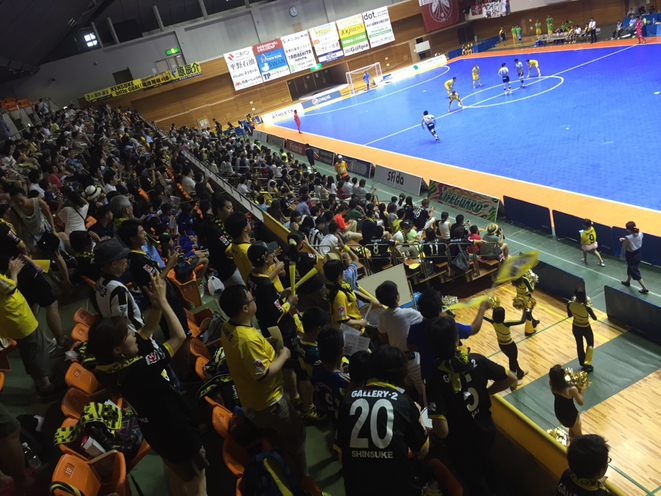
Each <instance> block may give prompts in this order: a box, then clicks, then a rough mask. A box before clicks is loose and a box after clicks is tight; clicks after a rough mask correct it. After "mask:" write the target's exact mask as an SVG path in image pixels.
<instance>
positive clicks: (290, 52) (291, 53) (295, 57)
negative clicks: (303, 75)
mask: <svg viewBox="0 0 661 496" xmlns="http://www.w3.org/2000/svg"><path fill="white" fill-rule="evenodd" d="M280 41H282V47H283V48H284V50H285V57H287V62H288V63H289V70H290V71H291V73H292V74H293V73H295V72H298V71H304V70H305V69H310V68H312V67H314V66H315V65H316V64H317V61H316V60H315V58H314V52H313V51H312V43H310V36H309V35H308V32H307V31H301V32H300V33H294V34H291V35H289V36H283V37H282V38H280Z"/></svg>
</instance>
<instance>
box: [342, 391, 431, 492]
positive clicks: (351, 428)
mask: <svg viewBox="0 0 661 496" xmlns="http://www.w3.org/2000/svg"><path fill="white" fill-rule="evenodd" d="M337 424H338V428H337V446H338V447H339V448H340V449H341V456H342V465H343V467H344V485H345V489H346V494H347V496H353V495H360V496H364V495H366V494H393V495H394V494H396V495H398V496H408V495H416V496H418V495H419V494H420V488H419V487H416V484H415V480H414V476H413V465H412V463H411V460H409V459H408V451H409V448H410V449H411V451H412V452H413V453H416V452H418V451H420V450H421V449H422V448H423V447H424V446H425V445H426V444H427V443H428V442H429V441H428V438H427V429H426V428H425V427H424V426H423V425H422V424H421V423H420V412H419V411H418V408H417V406H416V405H415V403H414V402H413V400H412V399H411V398H409V397H408V396H406V395H405V394H404V393H403V392H401V390H400V389H398V388H396V387H395V386H393V385H391V384H387V383H384V382H377V381H376V380H372V381H368V382H367V384H366V385H365V386H364V387H362V388H360V389H356V390H354V391H351V392H350V393H347V394H345V396H344V398H343V400H342V403H341V405H340V411H339V415H338V423H337Z"/></svg>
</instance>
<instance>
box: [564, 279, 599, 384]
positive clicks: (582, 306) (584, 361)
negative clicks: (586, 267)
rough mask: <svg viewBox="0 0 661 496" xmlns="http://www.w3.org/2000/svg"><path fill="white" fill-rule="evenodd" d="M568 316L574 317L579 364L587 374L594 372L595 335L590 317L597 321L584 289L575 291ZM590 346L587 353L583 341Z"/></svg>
mask: <svg viewBox="0 0 661 496" xmlns="http://www.w3.org/2000/svg"><path fill="white" fill-rule="evenodd" d="M567 316H569V317H573V318H574V322H573V323H572V333H573V334H574V339H576V351H577V353H578V363H580V364H581V367H582V368H583V370H584V371H585V372H592V371H593V370H594V367H593V366H592V351H593V350H594V334H592V328H591V327H590V317H592V320H597V317H596V316H595V315H594V311H593V310H592V308H591V307H590V306H589V303H588V297H587V296H586V295H585V290H584V289H583V288H578V289H576V291H574V298H573V299H572V300H571V301H570V302H569V303H567ZM584 338H585V341H586V342H587V344H588V349H587V351H586V350H585V349H584V348H583V339H584Z"/></svg>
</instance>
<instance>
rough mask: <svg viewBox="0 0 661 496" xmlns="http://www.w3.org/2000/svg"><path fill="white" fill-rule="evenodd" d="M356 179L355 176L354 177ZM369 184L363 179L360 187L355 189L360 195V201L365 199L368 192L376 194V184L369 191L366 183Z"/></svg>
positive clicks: (359, 184) (355, 192) (356, 193)
mask: <svg viewBox="0 0 661 496" xmlns="http://www.w3.org/2000/svg"><path fill="white" fill-rule="evenodd" d="M354 179H355V178H354ZM366 184H367V181H366V180H365V179H361V180H360V182H359V183H358V188H355V189H354V192H353V193H354V194H355V195H358V201H365V199H366V198H365V196H366V195H368V194H370V195H371V194H374V192H375V191H376V186H373V187H372V189H371V190H370V191H367V188H365V185H366Z"/></svg>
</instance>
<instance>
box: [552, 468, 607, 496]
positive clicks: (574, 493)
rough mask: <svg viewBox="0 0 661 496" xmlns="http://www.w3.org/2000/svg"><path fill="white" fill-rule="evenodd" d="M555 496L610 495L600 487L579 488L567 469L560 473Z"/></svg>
mask: <svg viewBox="0 0 661 496" xmlns="http://www.w3.org/2000/svg"><path fill="white" fill-rule="evenodd" d="M555 494H556V496H609V495H610V493H609V492H608V490H606V489H602V488H601V487H595V488H592V487H591V488H589V489H586V488H584V487H581V486H579V485H578V484H577V483H576V482H574V480H573V479H572V474H571V470H570V469H567V470H565V471H564V472H563V473H562V476H561V477H560V481H559V482H558V490H557V491H556V493H555Z"/></svg>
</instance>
